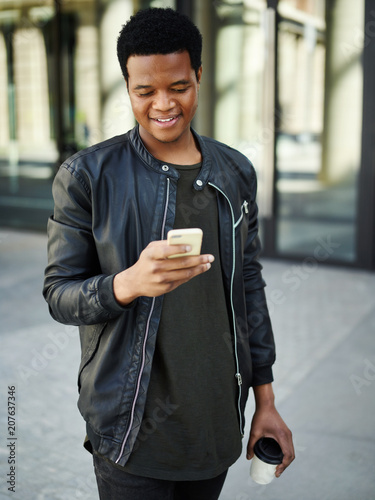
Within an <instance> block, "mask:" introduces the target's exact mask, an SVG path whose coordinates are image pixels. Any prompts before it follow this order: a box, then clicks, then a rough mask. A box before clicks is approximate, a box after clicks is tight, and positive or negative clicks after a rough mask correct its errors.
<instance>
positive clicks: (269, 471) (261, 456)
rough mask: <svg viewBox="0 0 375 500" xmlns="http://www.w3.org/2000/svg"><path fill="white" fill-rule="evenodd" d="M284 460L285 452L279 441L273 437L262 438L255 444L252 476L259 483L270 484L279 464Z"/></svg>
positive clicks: (251, 468)
mask: <svg viewBox="0 0 375 500" xmlns="http://www.w3.org/2000/svg"><path fill="white" fill-rule="evenodd" d="M282 461H283V453H282V451H281V448H280V446H279V444H278V442H277V441H275V440H274V439H272V438H264V437H263V438H260V439H259V441H257V442H256V443H255V446H254V457H253V458H252V460H251V467H250V476H251V479H252V480H253V481H255V482H256V483H258V484H268V483H270V482H271V481H272V479H273V478H274V477H275V471H276V467H277V465H278V464H281V462H282Z"/></svg>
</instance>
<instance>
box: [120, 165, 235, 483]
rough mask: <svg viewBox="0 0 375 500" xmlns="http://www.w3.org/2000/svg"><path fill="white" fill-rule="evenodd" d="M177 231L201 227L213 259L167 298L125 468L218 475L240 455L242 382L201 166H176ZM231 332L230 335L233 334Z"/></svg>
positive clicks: (211, 199)
mask: <svg viewBox="0 0 375 500" xmlns="http://www.w3.org/2000/svg"><path fill="white" fill-rule="evenodd" d="M173 166H174V167H175V168H177V169H178V170H179V173H180V179H179V181H178V185H177V203H176V218H175V223H174V227H175V228H176V229H180V228H186V227H200V228H201V229H202V230H203V244H202V253H211V254H213V255H214V256H215V262H214V263H213V264H212V267H211V269H210V270H209V271H207V272H206V273H204V274H202V275H200V276H197V277H195V278H193V279H192V280H191V281H189V282H188V283H185V284H183V285H181V286H180V287H179V288H177V289H176V290H174V291H172V292H171V293H168V294H166V295H165V297H164V303H163V311H162V316H161V320H160V326H159V330H158V337H157V343H156V350H155V355H154V359H153V365H152V372H151V379H150V385H149V389H148V392H147V402H146V407H145V412H144V417H143V421H142V424H141V429H140V432H139V435H138V438H137V441H136V443H135V448H134V451H133V453H132V455H131V456H130V458H129V461H128V463H127V464H126V466H125V470H126V471H127V472H130V473H133V474H137V475H142V476H148V477H154V478H157V479H169V480H175V481H179V480H201V479H208V478H212V477H215V476H217V475H219V474H221V473H222V472H224V470H226V469H227V468H228V467H229V466H230V465H232V464H233V463H234V462H235V461H236V460H237V458H238V457H239V455H240V454H241V435H240V429H239V423H238V414H237V409H236V408H237V390H238V386H237V382H236V378H235V373H236V371H235V361H234V355H233V348H232V346H231V345H230V344H228V341H227V339H228V337H229V336H228V332H230V323H229V317H228V310H227V305H226V299H225V294H224V287H223V280H222V274H221V265H220V252H219V228H218V214H217V200H216V192H215V190H214V189H213V188H211V187H209V186H206V187H205V188H204V189H203V191H199V192H198V191H196V190H194V188H193V183H194V180H195V179H196V177H197V175H198V174H199V170H200V165H191V166H178V165H173ZM229 338H230V337H229Z"/></svg>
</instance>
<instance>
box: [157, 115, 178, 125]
mask: <svg viewBox="0 0 375 500" xmlns="http://www.w3.org/2000/svg"><path fill="white" fill-rule="evenodd" d="M175 118H176V117H175V116H174V117H173V118H155V120H156V121H157V122H160V123H168V122H171V121H172V120H174V119H175Z"/></svg>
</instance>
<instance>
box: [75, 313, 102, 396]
mask: <svg viewBox="0 0 375 500" xmlns="http://www.w3.org/2000/svg"><path fill="white" fill-rule="evenodd" d="M106 326H107V323H98V324H96V325H91V326H86V327H81V328H82V329H81V331H80V335H81V345H82V356H81V363H80V365H79V370H78V392H80V390H81V377H82V372H83V370H84V369H85V368H86V366H87V365H88V364H89V363H90V362H91V361H92V359H93V358H94V356H95V353H96V351H97V350H98V346H99V342H100V337H101V336H102V334H103V332H104V330H105V328H106ZM86 339H87V341H86Z"/></svg>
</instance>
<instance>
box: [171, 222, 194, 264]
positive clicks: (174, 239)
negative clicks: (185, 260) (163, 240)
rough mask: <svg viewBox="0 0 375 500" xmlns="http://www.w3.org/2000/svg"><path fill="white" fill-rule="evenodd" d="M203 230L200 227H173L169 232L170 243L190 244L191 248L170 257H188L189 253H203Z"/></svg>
mask: <svg viewBox="0 0 375 500" xmlns="http://www.w3.org/2000/svg"><path fill="white" fill-rule="evenodd" d="M202 239H203V231H202V229H200V228H188V229H172V230H171V231H169V232H168V235H167V240H168V245H190V246H191V250H190V251H189V252H186V253H178V254H174V255H171V256H170V257H168V258H169V259H175V258H177V257H186V256H188V255H199V254H200V253H201V247H202Z"/></svg>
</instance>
